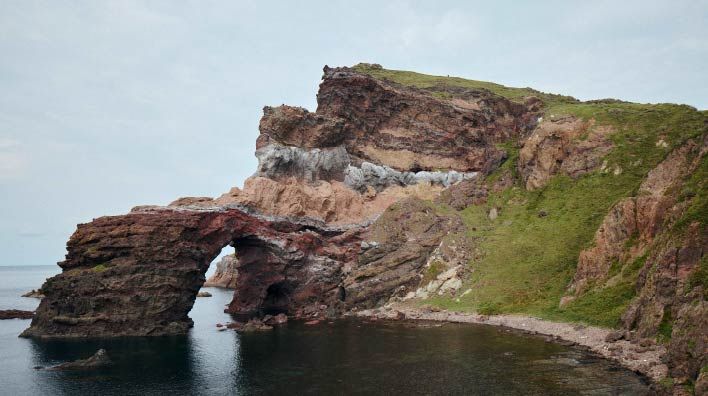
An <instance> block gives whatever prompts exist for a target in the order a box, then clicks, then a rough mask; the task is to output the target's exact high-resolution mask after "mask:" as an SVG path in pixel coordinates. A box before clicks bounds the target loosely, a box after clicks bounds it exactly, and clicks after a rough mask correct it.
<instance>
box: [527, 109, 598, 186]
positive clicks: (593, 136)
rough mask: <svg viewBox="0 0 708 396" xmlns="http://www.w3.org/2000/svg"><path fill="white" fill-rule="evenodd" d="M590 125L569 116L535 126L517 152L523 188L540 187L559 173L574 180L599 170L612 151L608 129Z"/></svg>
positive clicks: (590, 122) (591, 123) (588, 122)
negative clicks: (524, 186) (603, 159)
mask: <svg viewBox="0 0 708 396" xmlns="http://www.w3.org/2000/svg"><path fill="white" fill-rule="evenodd" d="M593 124H594V122H593V121H583V120H581V119H578V118H576V117H571V116H567V117H562V118H558V119H551V120H549V121H542V122H541V123H539V124H538V126H537V127H536V129H535V130H534V131H533V132H532V133H531V135H530V136H529V137H528V138H527V139H526V141H525V142H524V145H523V147H522V148H521V151H520V152H519V161H518V164H517V166H518V169H519V173H520V174H521V177H522V179H523V181H524V183H525V185H526V188H527V189H529V190H535V189H538V188H540V187H543V186H544V185H546V183H548V181H549V180H550V179H551V177H552V176H553V175H556V174H559V173H560V174H564V175H567V176H570V177H573V178H578V177H580V176H582V175H584V174H586V173H588V172H590V171H592V170H594V169H596V168H598V167H600V166H601V164H602V158H603V157H604V156H605V154H607V153H608V152H609V151H610V150H611V149H612V143H611V142H610V140H609V138H608V135H609V134H610V132H611V129H609V128H607V127H594V126H593Z"/></svg>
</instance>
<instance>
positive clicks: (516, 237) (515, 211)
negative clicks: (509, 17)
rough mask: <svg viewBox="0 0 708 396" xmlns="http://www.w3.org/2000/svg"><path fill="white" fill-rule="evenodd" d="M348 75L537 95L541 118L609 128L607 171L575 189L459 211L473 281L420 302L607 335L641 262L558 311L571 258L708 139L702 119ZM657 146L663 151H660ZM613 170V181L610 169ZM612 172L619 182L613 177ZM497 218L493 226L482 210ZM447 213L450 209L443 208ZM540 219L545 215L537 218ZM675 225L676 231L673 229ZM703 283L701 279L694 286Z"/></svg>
mask: <svg viewBox="0 0 708 396" xmlns="http://www.w3.org/2000/svg"><path fill="white" fill-rule="evenodd" d="M354 69H355V70H357V71H359V72H363V73H367V74H370V75H372V76H374V77H377V78H383V79H389V80H391V81H394V82H396V83H399V84H404V85H411V86H415V87H418V88H424V89H425V88H431V87H435V86H440V85H447V86H457V87H464V88H472V89H487V90H489V91H491V92H493V93H495V94H498V95H501V96H504V97H507V98H509V99H512V100H521V99H523V98H524V97H525V96H529V95H534V96H537V97H539V98H541V99H542V100H543V101H544V103H545V114H546V116H548V117H551V116H562V115H574V116H576V117H580V118H583V119H594V120H595V125H604V126H611V127H612V129H613V130H614V132H613V133H612V134H611V139H612V141H613V144H614V147H613V149H612V151H611V152H610V153H609V154H608V155H607V156H606V157H605V159H606V161H607V168H608V169H611V170H612V171H610V172H602V171H599V170H598V171H595V172H592V173H590V174H588V175H586V176H584V177H581V178H579V179H578V180H572V179H570V178H568V177H566V176H556V177H554V178H553V179H552V180H551V182H550V183H549V184H548V185H547V186H545V187H544V188H541V189H539V190H537V191H527V190H525V189H524V188H523V187H520V186H519V185H518V183H517V185H516V186H514V187H511V188H508V189H506V190H504V191H501V192H499V193H491V194H490V196H489V199H488V202H487V204H485V205H480V206H470V207H468V208H466V209H465V210H463V211H462V212H461V215H462V217H463V219H464V221H465V224H466V225H467V229H468V234H469V236H471V237H472V238H473V239H474V241H475V246H476V247H477V250H478V251H479V252H481V254H480V256H481V257H477V258H475V259H473V260H472V261H471V262H470V268H471V270H472V275H471V279H470V280H469V281H468V282H467V284H466V285H464V286H463V288H462V289H461V290H466V289H468V288H469V289H470V292H469V293H467V294H466V295H464V296H462V297H460V298H458V299H456V298H449V297H435V298H432V299H431V300H429V301H426V303H433V304H437V305H439V306H442V307H445V308H448V309H454V310H460V311H478V312H484V313H524V314H530V315H536V316H539V317H543V318H547V319H554V320H563V321H574V322H585V323H588V324H595V325H601V326H607V327H614V326H617V325H618V324H619V318H620V315H621V314H622V312H624V309H625V308H626V307H627V305H628V304H629V303H630V302H631V300H632V298H633V297H634V296H635V286H634V285H635V283H636V278H637V275H638V272H639V269H640V268H641V267H642V265H643V264H644V257H642V258H640V259H638V260H636V261H635V262H632V263H624V264H622V265H616V266H615V267H616V268H613V275H614V276H613V277H612V279H611V280H610V281H608V282H606V283H604V284H601V285H596V286H595V287H594V288H592V289H591V290H590V291H589V292H587V293H585V294H583V295H581V296H580V297H579V298H578V299H576V300H575V301H573V302H571V303H570V304H568V305H567V306H566V307H564V308H559V302H560V298H561V297H562V296H563V295H564V293H565V290H566V287H567V286H568V284H569V282H570V281H571V279H572V277H573V274H574V273H575V267H576V265H577V260H578V255H579V253H580V251H581V250H583V249H585V248H588V247H590V246H591V244H592V240H593V236H594V234H595V231H596V230H597V228H598V226H599V225H600V223H601V222H602V220H603V218H604V217H605V215H606V214H607V212H608V211H609V209H610V208H611V207H612V206H613V205H614V204H615V203H617V202H618V201H619V200H620V199H622V198H624V197H629V196H633V195H635V193H636V191H637V189H638V187H639V185H640V184H641V182H642V180H643V179H644V178H645V177H646V175H647V173H648V172H649V170H651V169H652V168H654V167H655V166H656V165H657V164H658V163H659V162H661V161H662V160H663V159H664V158H665V157H666V155H667V154H668V153H669V152H670V151H671V150H672V149H674V148H676V147H678V146H680V145H682V144H683V143H685V142H686V141H687V140H688V139H691V138H695V137H698V136H700V135H701V134H704V133H706V125H707V123H708V117H707V114H706V112H699V111H696V109H694V108H693V107H690V106H686V105H674V104H656V105H650V104H636V103H628V102H621V101H614V100H602V101H591V102H579V101H577V100H575V99H573V98H571V97H566V96H560V95H552V94H545V93H541V92H538V91H536V90H533V89H531V88H508V87H504V86H502V85H498V84H493V83H488V82H483V81H474V80H465V79H461V78H456V77H436V76H428V75H424V74H419V73H414V72H408V71H396V70H385V69H382V68H379V67H378V66H374V65H367V64H359V65H356V66H354ZM661 140H663V141H664V142H666V144H667V146H666V147H664V145H663V144H657V142H659V141H661ZM504 147H505V148H506V149H507V150H508V152H509V154H510V155H509V159H508V160H507V162H506V163H505V164H503V165H502V167H501V168H500V169H499V170H498V171H497V172H496V173H495V174H492V175H490V177H489V180H494V179H495V178H497V177H498V175H499V174H500V173H502V172H511V173H512V174H515V167H516V157H517V153H518V149H517V148H515V147H514V145H513V144H510V143H507V144H506V145H504ZM616 169H617V170H619V171H618V172H614V170H616ZM615 173H618V174H615ZM706 179H707V178H706V161H705V160H704V161H703V163H702V164H701V167H700V170H699V171H698V172H696V173H695V174H694V175H692V177H690V178H689V180H688V181H687V182H686V184H685V188H684V189H685V190H686V191H685V192H684V193H683V195H684V198H685V199H691V204H690V206H689V210H688V211H687V214H686V216H685V217H687V219H685V220H684V223H688V222H690V221H695V220H699V221H702V222H703V224H705V221H706V219H705V216H706V213H708V210H707V209H706V202H708V197H707V196H706V194H707V193H706ZM492 207H496V208H498V210H499V215H498V217H497V218H496V219H494V220H490V219H489V217H488V211H489V209H490V208H492ZM440 209H441V210H443V211H445V212H449V210H450V209H449V208H440ZM541 211H544V212H546V213H547V215H546V216H539V212H541ZM679 223H681V222H679ZM694 281H695V282H701V281H702V279H696V280H694Z"/></svg>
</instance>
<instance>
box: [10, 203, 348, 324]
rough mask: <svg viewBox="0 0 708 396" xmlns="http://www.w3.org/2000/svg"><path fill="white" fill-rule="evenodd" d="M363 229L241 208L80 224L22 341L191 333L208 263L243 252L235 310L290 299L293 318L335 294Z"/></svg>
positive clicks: (138, 214)
mask: <svg viewBox="0 0 708 396" xmlns="http://www.w3.org/2000/svg"><path fill="white" fill-rule="evenodd" d="M358 234H359V230H358V229H356V228H352V229H346V230H345V229H337V228H330V227H326V226H323V225H318V224H316V223H313V222H309V223H308V222H300V223H298V222H293V221H288V220H284V219H279V218H266V217H261V216H256V215H251V214H248V213H246V212H244V211H243V210H240V209H229V208H213V209H211V210H204V209H199V210H189V209H179V210H177V209H169V208H149V207H148V208H137V209H135V210H133V211H132V212H131V213H129V214H127V215H123V216H111V217H102V218H98V219H96V220H94V221H93V222H91V223H88V224H81V225H79V227H78V229H77V231H76V232H75V233H74V235H72V237H71V239H70V240H69V242H68V245H67V248H68V251H69V252H68V254H67V257H66V260H65V261H63V262H61V263H60V266H61V267H62V269H63V272H62V273H61V274H59V275H57V276H54V277H52V278H50V279H48V280H47V282H46V283H45V285H44V286H43V288H42V290H43V291H44V293H45V295H46V297H45V298H44V299H43V300H42V302H41V303H40V306H39V308H38V309H37V312H38V313H37V315H36V316H35V318H34V319H33V321H32V326H31V327H30V328H29V329H28V330H27V331H25V332H24V333H23V335H24V336H36V337H88V336H93V337H97V336H125V335H131V336H134V335H150V336H153V335H167V334H184V333H185V332H186V331H187V330H188V329H189V328H190V327H191V326H192V320H191V319H190V318H189V317H188V315H187V314H188V312H189V310H190V309H191V308H192V305H193V304H194V299H195V297H196V295H197V292H198V291H199V288H200V287H201V286H202V284H203V283H204V280H205V279H204V274H205V272H206V270H207V268H208V266H209V263H210V262H211V260H213V259H214V257H216V256H217V255H218V253H219V252H220V251H221V249H222V248H223V247H224V246H226V245H227V244H233V245H234V246H236V247H237V249H238V251H239V254H240V260H239V278H240V280H242V282H240V283H239V284H238V285H237V289H236V292H235V296H234V301H233V302H232V303H231V306H230V307H229V311H230V312H232V313H240V314H248V315H251V314H253V313H255V311H258V310H261V309H262V310H266V311H267V310H268V309H270V308H278V307H279V306H278V304H280V303H281V302H282V301H286V302H287V308H288V311H289V312H291V313H293V314H296V313H297V311H298V310H302V309H304V308H305V307H306V306H308V305H313V306H316V307H319V306H320V305H322V304H323V303H327V302H329V301H330V300H336V299H337V296H338V283H339V279H338V278H337V277H336V274H337V273H338V272H339V271H340V266H341V265H342V264H341V263H342V262H344V261H352V260H353V259H354V257H355V256H356V253H357V250H358V246H357V244H356V242H357V241H358Z"/></svg>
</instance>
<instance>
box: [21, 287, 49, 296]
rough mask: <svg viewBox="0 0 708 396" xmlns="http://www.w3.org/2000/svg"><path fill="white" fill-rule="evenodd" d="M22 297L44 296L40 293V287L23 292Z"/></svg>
mask: <svg viewBox="0 0 708 396" xmlns="http://www.w3.org/2000/svg"><path fill="white" fill-rule="evenodd" d="M22 297H28V298H44V294H43V293H42V290H41V289H37V290H34V289H32V290H30V291H28V292H27V293H25V294H23V295H22Z"/></svg>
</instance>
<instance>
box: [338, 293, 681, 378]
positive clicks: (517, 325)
mask: <svg viewBox="0 0 708 396" xmlns="http://www.w3.org/2000/svg"><path fill="white" fill-rule="evenodd" d="M389 308H390V309H374V310H362V311H358V312H352V313H350V314H349V315H351V316H357V317H362V318H377V319H385V320H411V321H421V322H425V321H432V322H448V323H472V324H483V325H490V326H500V327H507V328H510V329H516V330H520V331H523V332H525V333H529V334H537V335H542V336H545V337H547V338H546V339H547V340H548V341H550V342H556V343H560V344H562V345H565V346H580V347H584V348H587V349H588V350H590V351H592V352H594V353H596V354H598V355H600V356H601V357H603V358H606V359H610V360H613V361H615V362H617V363H619V364H620V365H622V366H623V367H625V368H627V369H629V370H632V371H634V372H636V373H639V374H642V375H644V376H646V377H647V378H649V379H651V380H652V381H654V382H657V383H658V382H659V381H660V380H662V379H663V378H665V377H666V376H667V374H668V367H667V366H666V364H665V363H664V361H663V360H664V358H665V356H666V354H667V350H666V348H665V347H664V346H663V345H658V344H652V345H650V343H649V342H648V341H643V342H642V340H633V341H628V340H624V339H616V340H614V341H606V340H613V339H615V336H616V334H615V332H614V331H613V330H610V329H603V328H600V327H595V326H581V325H577V324H572V323H559V322H551V321H547V320H543V319H539V318H534V317H530V316H523V315H479V314H475V313H462V312H450V311H444V310H429V309H425V308H422V309H421V308H414V307H408V306H396V305H393V306H390V307H389ZM623 336H624V334H623ZM642 343H643V344H644V345H647V346H642Z"/></svg>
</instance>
